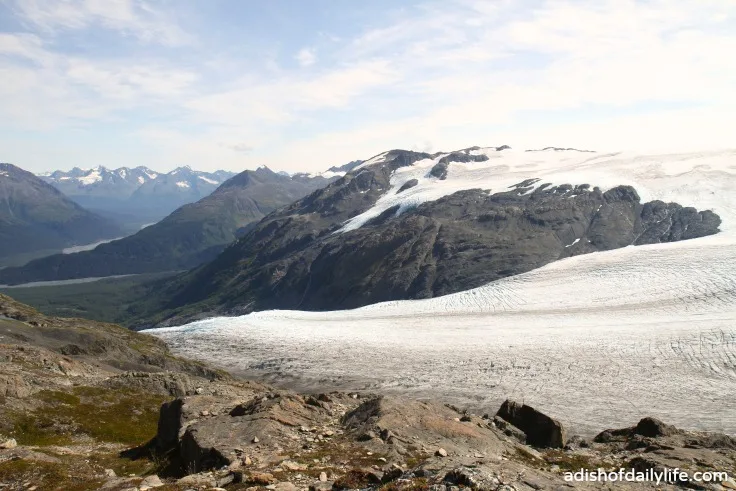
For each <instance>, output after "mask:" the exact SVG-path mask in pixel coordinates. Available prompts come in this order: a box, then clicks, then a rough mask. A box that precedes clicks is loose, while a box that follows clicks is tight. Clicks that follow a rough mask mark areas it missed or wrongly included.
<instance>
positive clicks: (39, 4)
mask: <svg viewBox="0 0 736 491" xmlns="http://www.w3.org/2000/svg"><path fill="white" fill-rule="evenodd" d="M11 6H12V8H13V9H14V11H15V12H16V14H17V15H18V17H19V18H20V20H21V21H23V22H24V23H25V24H27V25H28V26H29V27H31V28H35V29H38V30H39V31H41V32H44V33H47V34H58V33H62V32H64V31H70V30H82V29H87V28H90V27H95V26H100V27H103V28H107V29H113V30H116V31H119V32H121V33H122V34H124V35H132V36H135V37H136V38H138V39H139V40H141V41H144V42H147V43H160V44H164V45H169V46H178V45H182V44H187V43H189V42H190V41H191V38H190V36H188V35H187V34H186V33H185V32H184V31H183V30H182V29H181V28H179V27H178V26H177V25H176V24H175V23H173V22H171V21H169V20H168V19H167V18H166V16H165V15H164V14H163V13H162V12H161V11H159V10H157V9H155V8H154V7H152V6H151V5H150V4H149V3H147V2H145V1H142V0H15V1H13V2H12V3H11Z"/></svg>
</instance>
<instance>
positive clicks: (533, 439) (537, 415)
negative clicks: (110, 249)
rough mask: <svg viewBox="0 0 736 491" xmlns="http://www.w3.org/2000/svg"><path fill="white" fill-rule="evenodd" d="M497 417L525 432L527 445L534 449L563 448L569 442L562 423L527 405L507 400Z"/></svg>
mask: <svg viewBox="0 0 736 491" xmlns="http://www.w3.org/2000/svg"><path fill="white" fill-rule="evenodd" d="M496 417H498V418H501V419H502V420H504V421H507V422H509V423H511V424H512V425H513V426H515V427H517V428H519V429H520V430H521V431H523V432H524V433H525V434H526V443H527V444H529V445H532V446H534V447H543V448H546V447H549V448H563V447H564V446H565V443H566V442H567V436H566V434H565V428H564V427H563V426H562V423H560V422H559V421H557V420H556V419H553V418H550V417H549V416H547V415H546V414H544V413H542V412H540V411H537V410H536V409H534V408H533V407H531V406H527V405H526V404H520V403H518V402H515V401H511V400H508V399H507V400H506V401H504V403H503V404H501V407H500V408H499V410H498V412H497V413H496Z"/></svg>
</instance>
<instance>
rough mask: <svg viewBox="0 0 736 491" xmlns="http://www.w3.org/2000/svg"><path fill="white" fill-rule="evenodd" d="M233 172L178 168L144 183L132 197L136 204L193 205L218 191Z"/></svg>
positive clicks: (186, 167) (187, 167)
mask: <svg viewBox="0 0 736 491" xmlns="http://www.w3.org/2000/svg"><path fill="white" fill-rule="evenodd" d="M234 175H235V174H234V173H232V172H226V171H221V170H220V171H216V172H202V171H197V170H193V169H192V168H191V167H189V166H184V167H177V168H176V169H174V170H172V171H171V172H169V173H166V174H158V175H157V177H156V178H155V179H150V180H148V181H146V182H144V183H142V184H141V185H140V186H139V187H138V188H137V189H136V190H135V192H133V193H132V195H131V200H132V201H134V202H138V203H141V202H147V203H151V204H152V205H155V204H156V203H162V202H163V203H175V202H176V203H178V206H176V207H175V208H178V207H179V206H181V205H183V204H186V203H193V202H194V201H197V200H199V199H201V198H203V197H205V196H207V195H209V194H210V193H211V192H212V191H214V190H215V189H217V187H218V186H219V185H220V184H222V183H223V182H225V181H226V180H228V179H229V178H231V177H232V176H234Z"/></svg>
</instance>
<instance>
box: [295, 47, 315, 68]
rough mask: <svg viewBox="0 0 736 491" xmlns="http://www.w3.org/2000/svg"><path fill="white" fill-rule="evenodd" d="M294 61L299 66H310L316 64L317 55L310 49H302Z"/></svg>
mask: <svg viewBox="0 0 736 491" xmlns="http://www.w3.org/2000/svg"><path fill="white" fill-rule="evenodd" d="M296 61H297V62H298V63H299V65H300V66H304V67H306V66H311V65H314V64H315V63H316V62H317V53H316V52H315V51H314V49H312V48H302V49H300V50H299V52H298V53H297V54H296Z"/></svg>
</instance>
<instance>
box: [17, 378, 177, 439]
mask: <svg viewBox="0 0 736 491" xmlns="http://www.w3.org/2000/svg"><path fill="white" fill-rule="evenodd" d="M38 399H39V400H40V401H42V402H43V405H41V406H40V407H39V408H37V409H36V410H35V411H30V412H26V413H22V414H15V415H14V417H12V419H13V420H14V426H13V431H12V436H13V437H14V438H15V439H16V440H17V441H18V443H19V444H21V445H33V446H39V447H42V446H49V445H68V444H69V443H71V442H72V441H74V439H75V438H76V437H79V436H82V435H86V436H89V437H91V438H94V439H95V440H97V441H101V442H107V443H122V444H125V445H130V446H133V445H140V444H143V443H145V442H147V441H148V440H150V439H151V438H152V437H153V436H154V435H155V434H156V427H157V424H158V408H159V407H160V406H161V404H162V403H163V402H164V401H165V400H167V399H168V398H167V397H163V396H160V395H151V394H148V393H145V392H140V391H132V390H123V389H116V390H111V389H103V388H99V387H75V388H74V390H73V392H72V393H71V394H69V393H65V392H58V391H42V392H40V393H39V394H38Z"/></svg>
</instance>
